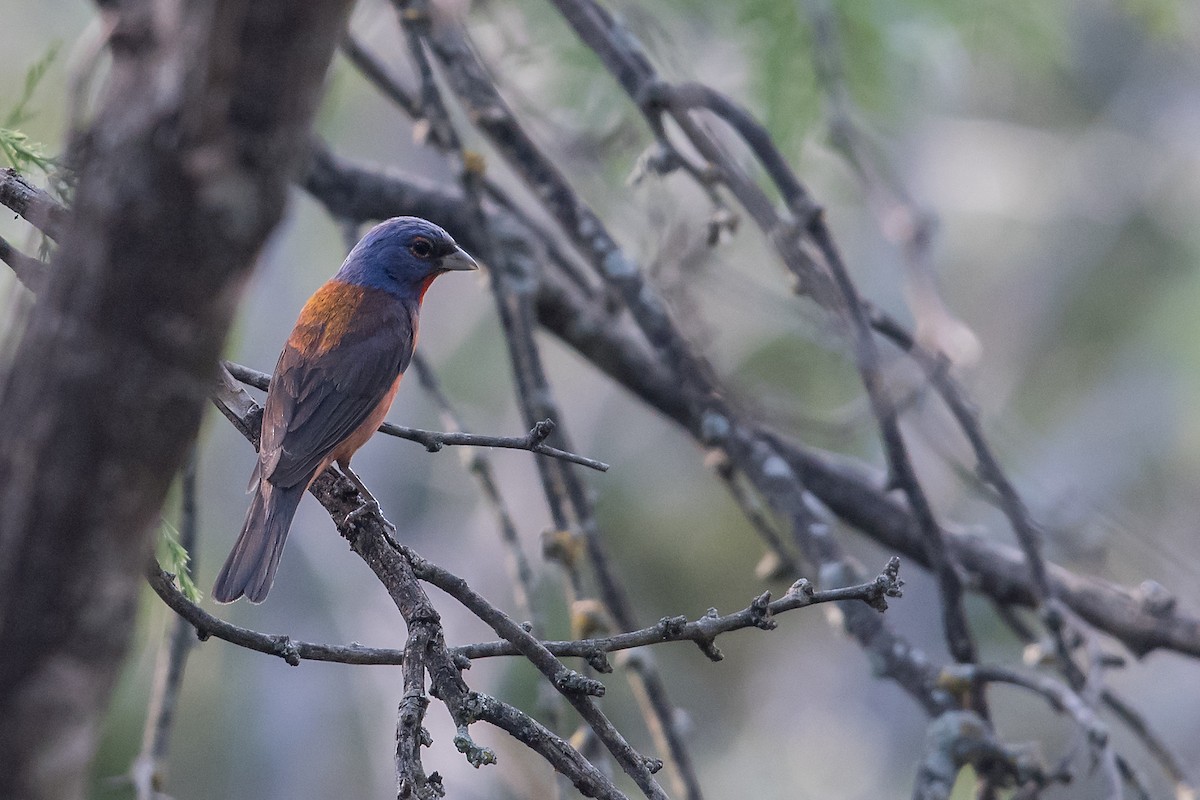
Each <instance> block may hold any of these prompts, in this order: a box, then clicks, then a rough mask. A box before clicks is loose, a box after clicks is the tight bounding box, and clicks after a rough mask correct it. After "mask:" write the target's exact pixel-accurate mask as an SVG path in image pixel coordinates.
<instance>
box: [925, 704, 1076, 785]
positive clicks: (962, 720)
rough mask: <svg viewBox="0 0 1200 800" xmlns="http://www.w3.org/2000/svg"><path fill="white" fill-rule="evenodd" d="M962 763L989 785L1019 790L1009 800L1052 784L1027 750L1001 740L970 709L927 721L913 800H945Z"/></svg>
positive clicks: (1034, 753) (1029, 749)
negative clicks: (927, 725) (923, 752)
mask: <svg viewBox="0 0 1200 800" xmlns="http://www.w3.org/2000/svg"><path fill="white" fill-rule="evenodd" d="M968 764H969V765H971V766H972V767H973V768H974V769H975V772H976V773H977V774H978V775H979V776H981V777H983V778H984V779H985V780H986V781H987V782H988V785H989V786H992V787H1010V786H1016V787H1019V789H1020V791H1018V792H1017V794H1015V795H1013V796H1014V797H1021V798H1029V799H1030V800H1032V798H1036V797H1038V796H1039V793H1040V791H1041V790H1042V789H1043V788H1044V787H1045V786H1046V785H1048V784H1049V783H1050V782H1051V781H1052V780H1053V777H1052V776H1048V775H1047V774H1046V771H1045V769H1044V767H1043V766H1042V764H1041V763H1040V761H1039V759H1038V758H1037V755H1036V752H1035V751H1034V750H1033V749H1031V748H1029V747H1023V746H1021V745H1007V744H1005V743H1003V742H1001V741H1000V740H999V739H997V738H996V736H995V735H994V734H993V733H992V731H991V727H990V726H989V725H988V723H987V721H986V720H984V719H983V718H982V717H980V716H979V715H978V714H976V713H975V712H973V711H961V710H948V711H946V712H944V713H942V714H939V715H937V716H936V717H934V718H933V719H932V720H931V721H930V723H929V728H928V730H927V733H926V735H925V757H924V759H923V760H922V761H921V764H920V765H919V767H918V769H917V775H916V780H915V781H914V785H913V793H912V798H913V800H950V797H951V790H952V789H953V788H954V785H955V782H956V781H957V779H958V776H959V771H960V770H961V769H962V768H963V767H964V766H966V765H968ZM955 796H957V795H955ZM992 796H994V795H992Z"/></svg>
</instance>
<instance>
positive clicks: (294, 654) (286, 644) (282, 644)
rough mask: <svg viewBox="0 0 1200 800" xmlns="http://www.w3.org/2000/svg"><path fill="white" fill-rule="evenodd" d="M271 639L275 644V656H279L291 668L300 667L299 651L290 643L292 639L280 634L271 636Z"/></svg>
mask: <svg viewBox="0 0 1200 800" xmlns="http://www.w3.org/2000/svg"><path fill="white" fill-rule="evenodd" d="M271 639H272V641H274V642H275V647H276V650H275V655H277V656H279V657H280V658H282V659H283V660H284V661H286V662H287V663H288V664H289V665H291V666H293V667H298V666H300V651H299V650H298V649H297V648H296V645H295V644H293V643H292V637H290V636H288V635H286V634H282V635H279V636H273V637H271Z"/></svg>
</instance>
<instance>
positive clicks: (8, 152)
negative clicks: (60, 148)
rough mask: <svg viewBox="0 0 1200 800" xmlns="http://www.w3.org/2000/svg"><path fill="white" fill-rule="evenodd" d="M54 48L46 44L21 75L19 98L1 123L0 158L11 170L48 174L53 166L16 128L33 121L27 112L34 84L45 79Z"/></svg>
mask: <svg viewBox="0 0 1200 800" xmlns="http://www.w3.org/2000/svg"><path fill="white" fill-rule="evenodd" d="M58 49H59V45H58V44H57V43H55V44H52V45H50V48H49V49H48V50H47V51H46V54H45V55H43V56H42V57H41V58H39V59H38V60H37V61H35V62H34V63H33V65H32V66H31V67H30V68H29V69H28V70H27V71H26V72H25V86H24V88H23V89H22V91H21V97H20V99H19V100H17V102H16V104H15V105H14V106H13V107H12V108H11V109H10V110H9V112H8V114H7V115H5V117H4V122H3V123H2V124H0V157H3V159H4V160H5V161H6V162H8V165H9V166H10V167H12V168H13V169H17V170H27V169H29V168H31V167H36V168H38V169H40V170H42V171H43V172H48V171H49V169H50V167H51V166H52V165H53V163H54V159H53V158H51V157H50V156H48V155H46V151H45V148H44V147H43V146H42V145H40V144H38V143H37V142H33V141H30V139H29V137H28V136H26V135H25V134H24V133H23V132H21V131H20V130H19V128H20V127H21V126H22V125H24V124H25V123H26V122H28V121H29V120H31V119H33V113H32V112H30V111H29V103H30V101H31V100H32V99H33V95H34V92H36V91H37V88H38V84H40V83H41V82H42V79H43V78H44V77H46V72H47V71H48V70H49V69H50V65H51V64H52V63H53V62H54V59H55V58H56V57H57V56H58Z"/></svg>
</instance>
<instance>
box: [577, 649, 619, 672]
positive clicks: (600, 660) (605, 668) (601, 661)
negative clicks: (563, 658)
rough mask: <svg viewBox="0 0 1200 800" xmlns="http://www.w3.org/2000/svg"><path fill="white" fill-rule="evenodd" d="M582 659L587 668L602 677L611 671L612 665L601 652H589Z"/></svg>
mask: <svg viewBox="0 0 1200 800" xmlns="http://www.w3.org/2000/svg"><path fill="white" fill-rule="evenodd" d="M583 657H584V660H586V661H587V663H588V666H589V667H591V668H592V669H594V670H596V672H599V673H601V674H602V675H608V674H609V673H611V672H612V671H613V668H612V664H610V663H609V661H608V654H607V653H605V652H604V651H603V650H590V651H588V652H587V653H585V654H584V656H583Z"/></svg>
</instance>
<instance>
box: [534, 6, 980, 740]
mask: <svg viewBox="0 0 1200 800" xmlns="http://www.w3.org/2000/svg"><path fill="white" fill-rule="evenodd" d="M554 4H555V6H556V7H557V8H558V10H559V11H560V13H562V15H563V17H564V18H565V19H566V21H567V22H568V23H569V24H570V25H571V27H572V28H573V29H574V30H575V32H576V34H578V35H579V37H580V38H581V39H582V40H583V42H584V43H585V44H587V45H588V46H589V47H590V48H591V49H592V50H593V51H595V53H596V55H597V56H599V57H600V60H601V62H602V63H603V64H604V65H605V67H606V68H607V69H608V70H609V72H611V73H612V74H613V76H614V77H615V78H616V79H617V80H618V82H619V83H620V84H621V86H622V88H624V89H625V91H626V92H627V93H628V94H629V96H630V98H631V99H632V100H634V101H635V102H636V103H637V105H638V107H639V108H640V109H641V111H642V113H643V115H644V116H645V117H646V120H647V122H648V123H649V124H650V126H651V128H652V130H653V131H654V132H655V135H656V136H657V138H658V139H659V141H660V143H661V144H662V145H663V146H664V147H669V146H670V145H669V141H670V140H669V139H668V137H667V134H666V131H665V128H664V126H663V122H662V120H661V116H662V115H663V114H670V116H671V118H672V119H673V120H674V121H675V122H676V124H677V125H679V127H680V129H681V130H682V131H683V132H684V135H685V136H686V137H687V139H688V141H689V142H690V143H691V144H692V146H693V147H694V148H695V149H696V150H697V151H698V152H699V153H700V154H701V155H703V156H704V157H705V158H706V159H707V160H708V161H709V165H710V167H711V168H712V170H714V171H715V174H716V175H717V176H719V178H718V179H719V180H720V181H721V182H722V183H724V184H725V185H727V186H728V187H729V189H730V190H731V191H732V192H733V194H734V195H735V196H736V197H737V198H738V200H739V201H740V202H741V203H742V205H743V206H744V207H745V208H746V210H747V211H748V212H749V213H750V214H751V216H752V217H753V218H754V220H755V222H756V223H757V224H758V225H759V227H760V228H761V229H762V231H763V233H764V234H766V235H767V236H768V238H769V240H770V241H771V243H772V244H773V245H774V246H775V248H776V251H777V252H778V254H779V256H780V258H781V259H782V260H783V262H784V264H785V265H787V267H788V269H789V270H790V271H791V272H792V274H793V275H794V276H795V279H796V281H797V283H796V285H797V288H798V289H802V290H804V291H806V292H807V293H808V294H810V295H811V296H812V297H813V298H814V299H816V300H817V301H818V302H819V303H821V304H822V305H825V306H827V307H830V308H832V309H833V310H841V311H844V312H845V315H846V317H847V321H848V322H849V323H850V328H851V331H852V332H853V337H852V338H853V343H854V353H855V359H854V361H855V365H856V366H857V367H858V369H859V373H860V376H861V379H862V383H863V386H864V388H865V389H866V392H867V396H868V399H869V400H870V403H871V408H872V411H873V412H874V414H875V416H876V418H877V420H878V423H879V428H880V433H881V437H882V441H883V446H884V451H885V453H886V455H887V462H888V470H889V484H890V485H893V484H894V485H895V486H896V487H897V488H900V489H902V490H903V491H904V493H905V495H906V496H907V498H908V502H909V507H910V509H911V511H912V514H913V516H914V518H915V519H916V522H917V524H918V526H919V528H920V530H921V532H922V534H923V536H924V539H925V550H926V553H927V555H928V558H929V560H930V562H931V566H932V568H933V570H934V572H935V574H936V575H937V577H938V583H939V587H940V589H941V600H942V612H943V625H944V628H945V636H946V641H947V644H948V645H949V647H950V652H951V654H952V655H953V656H954V658H955V660H956V661H958V662H959V663H970V662H973V661H975V659H976V649H975V644H974V641H973V639H972V636H971V632H970V627H969V624H968V621H967V617H966V611H965V608H964V606H963V588H962V584H961V581H960V579H959V576H958V572H957V567H956V565H955V564H954V563H953V562H952V561H951V560H950V559H951V556H950V555H949V554H948V552H947V548H946V546H945V542H944V540H943V538H942V532H941V526H940V525H939V524H938V522H937V520H936V518H935V517H934V513H933V509H932V506H931V505H930V503H929V501H928V499H927V498H926V496H925V492H924V490H923V489H922V487H921V483H920V480H919V478H918V476H917V474H916V470H915V468H914V467H913V464H912V462H911V460H910V458H909V456H908V452H907V448H906V446H905V443H904V438H903V435H902V433H901V431H900V427H899V421H898V416H897V410H896V406H895V404H894V403H893V402H892V401H891V399H890V398H889V397H887V396H886V389H885V386H884V385H883V382H882V378H881V375H880V371H879V354H878V351H877V349H876V345H875V341H874V339H873V337H872V334H871V330H870V325H869V322H868V319H867V316H866V312H865V310H864V308H863V305H862V302H861V301H860V299H859V297H858V292H857V290H856V289H855V287H854V284H853V283H852V281H851V279H850V276H849V273H848V272H847V270H846V267H845V265H844V264H843V262H842V258H841V254H840V253H839V251H838V249H837V247H836V245H835V244H834V241H833V237H832V235H831V234H830V232H829V230H828V228H827V227H826V225H825V222H824V216H823V213H822V211H821V209H820V207H819V206H818V205H817V204H816V202H815V201H814V200H813V199H812V197H811V196H810V194H809V193H808V191H807V190H806V189H805V188H804V186H803V185H802V184H801V183H800V181H799V180H798V179H797V177H796V176H795V174H794V173H793V172H792V170H791V168H790V167H789V166H788V164H787V162H786V160H785V159H784V158H783V157H782V155H781V154H780V153H779V151H778V149H777V148H776V147H775V145H774V143H773V142H772V141H771V138H770V135H769V134H768V133H767V131H766V129H765V128H763V126H762V125H760V124H759V123H758V122H757V121H756V120H755V119H754V118H753V117H751V116H750V115H749V114H748V113H747V112H746V111H745V110H744V109H742V108H741V107H740V106H739V105H737V104H736V103H734V102H733V101H731V100H730V99H729V98H727V97H725V96H724V95H722V94H720V93H718V92H716V91H715V90H713V89H711V88H709V87H707V86H704V85H701V84H695V83H689V84H682V85H679V86H671V85H669V84H667V83H665V82H663V81H662V80H661V79H660V78H659V77H658V75H657V73H656V72H655V70H654V68H653V66H652V65H651V64H650V62H649V60H648V59H647V58H646V57H645V55H644V54H643V53H642V52H641V51H640V50H639V48H638V45H637V43H636V39H635V38H634V37H632V36H630V35H628V34H627V32H625V31H622V30H620V29H619V27H618V25H617V24H616V22H615V21H614V20H613V18H612V17H611V15H609V13H608V12H607V11H605V10H604V9H603V8H602V7H601V6H600V5H599V4H597V3H595V2H593V1H592V0H554ZM694 108H704V109H707V110H709V111H711V112H713V113H714V114H716V115H717V116H718V117H720V118H721V119H722V120H724V121H725V122H726V123H728V124H729V125H730V126H731V127H732V128H733V129H734V130H735V131H736V132H737V133H738V134H739V135H740V136H741V138H742V139H743V140H744V141H745V143H746V144H747V145H748V146H749V147H750V149H751V150H752V151H753V152H754V154H755V155H756V156H757V158H758V160H759V162H760V164H761V165H762V167H763V169H764V170H765V171H766V173H767V175H768V176H769V177H770V179H771V180H772V181H773V182H774V184H775V186H776V187H777V188H778V190H779V192H780V193H781V194H782V195H783V199H784V202H785V203H786V204H787V209H788V211H789V212H790V215H791V216H790V217H785V216H783V215H781V214H779V213H778V212H776V210H775V209H774V204H772V203H771V202H770V201H769V199H768V198H767V197H766V195H765V194H764V193H763V191H762V189H760V188H759V187H758V186H757V185H756V184H755V183H754V182H753V181H750V180H749V179H747V178H746V177H745V176H744V175H743V174H742V171H741V170H740V169H739V168H738V166H737V164H736V162H735V161H734V160H733V159H732V158H731V157H730V156H729V155H728V154H727V153H726V152H725V150H724V149H723V148H722V147H720V145H719V144H718V143H717V142H716V140H715V139H714V138H713V137H712V136H711V135H709V134H708V133H707V132H706V131H705V130H704V129H702V128H701V127H699V126H698V125H697V124H695V122H694V120H692V119H691V118H690V116H689V114H688V112H689V111H690V110H691V109H694ZM802 236H805V237H807V239H808V241H809V242H810V243H811V244H812V245H814V246H815V248H816V250H817V251H818V252H819V254H820V258H821V262H822V263H821V264H820V265H818V264H816V263H814V261H813V259H812V258H811V257H810V256H808V255H807V254H806V253H805V252H804V251H803V250H802V249H801V247H800V239H801V237H802ZM821 267H823V268H824V270H822V269H821ZM830 280H831V281H832V287H830V286H829V283H830ZM975 704H976V706H977V708H978V709H979V710H981V711H983V710H984V705H983V697H982V694H981V693H980V694H977V696H976V698H975ZM985 716H986V713H985Z"/></svg>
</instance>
